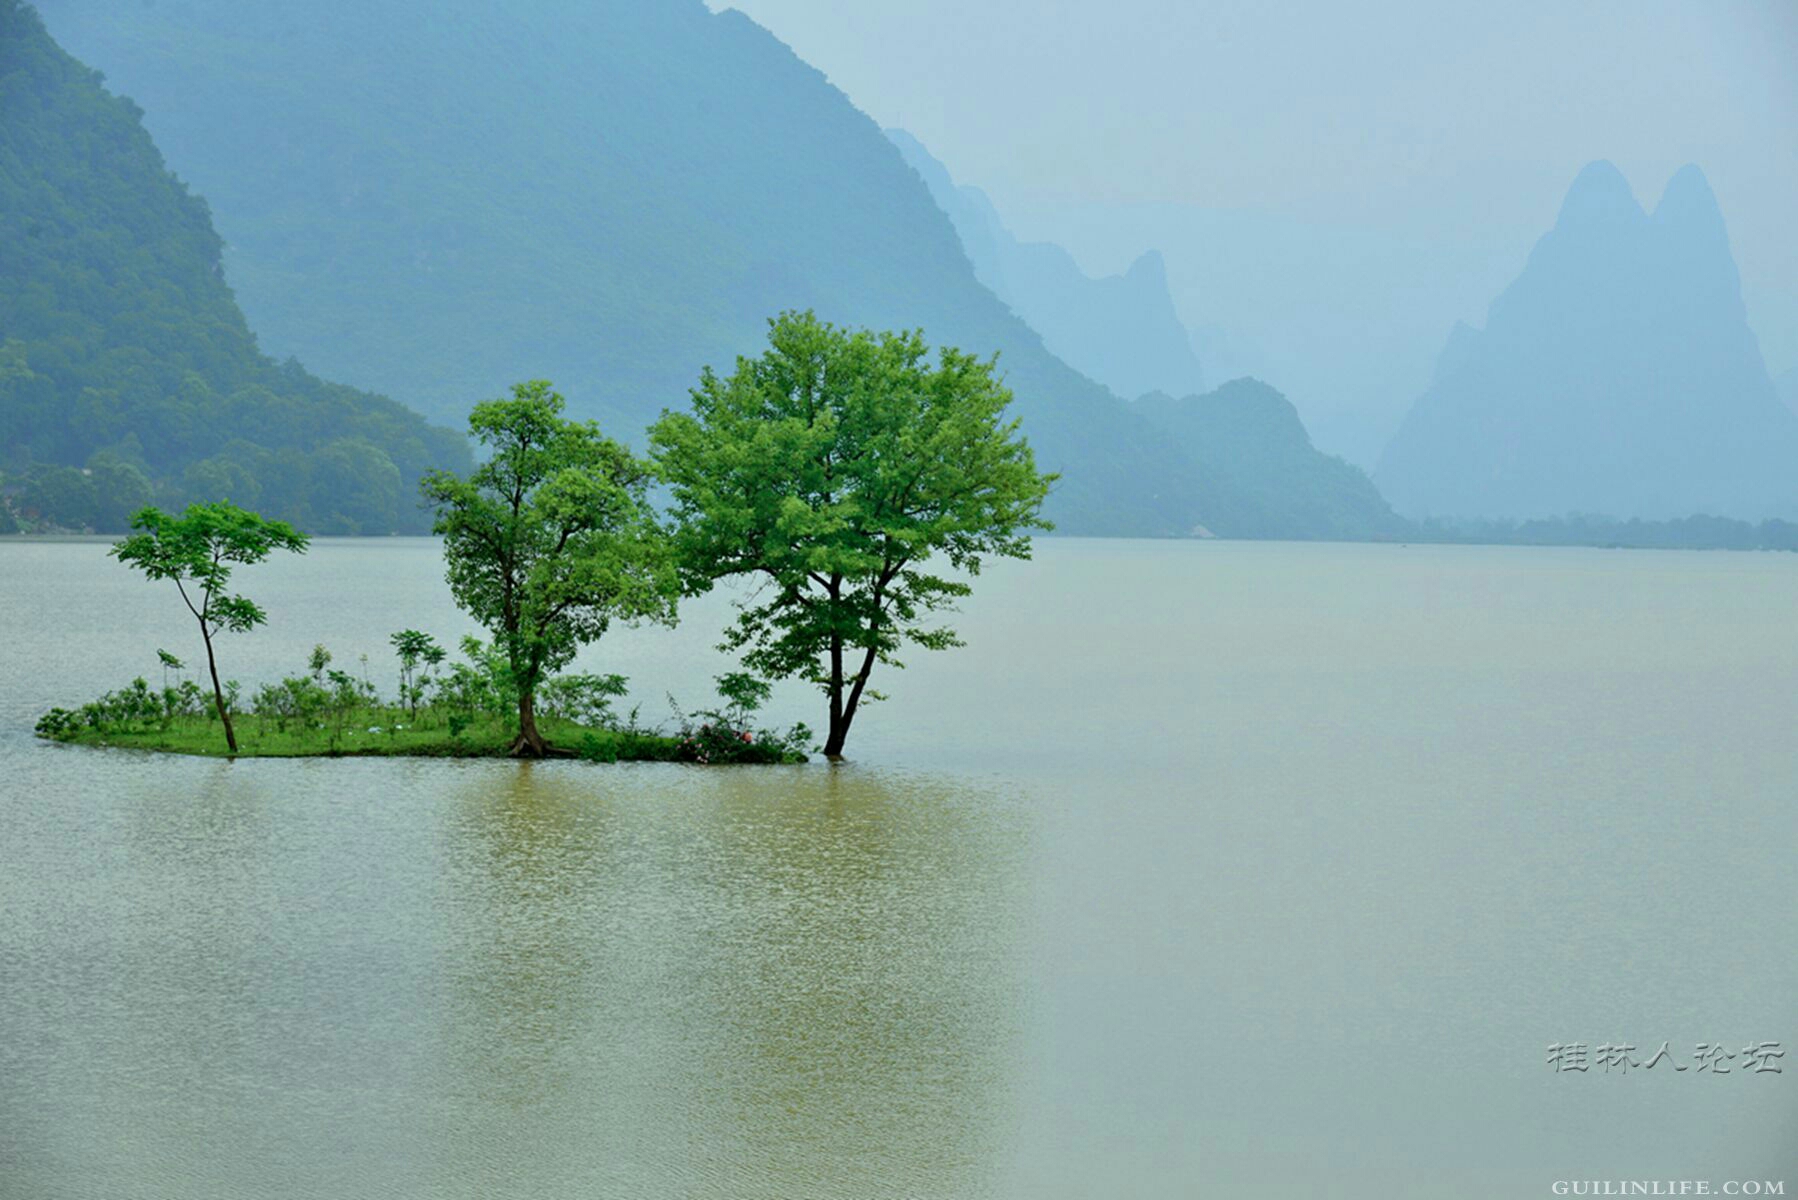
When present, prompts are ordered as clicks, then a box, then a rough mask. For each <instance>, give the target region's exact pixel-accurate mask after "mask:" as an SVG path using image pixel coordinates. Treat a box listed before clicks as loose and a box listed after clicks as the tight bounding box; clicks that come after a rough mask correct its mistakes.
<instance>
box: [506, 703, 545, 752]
mask: <svg viewBox="0 0 1798 1200" xmlns="http://www.w3.org/2000/svg"><path fill="white" fill-rule="evenodd" d="M548 749H549V747H548V746H547V745H546V744H545V743H544V741H543V735H542V734H540V733H538V732H537V696H536V694H535V693H534V692H526V691H521V692H519V693H518V736H517V737H516V738H515V739H513V741H512V751H511V753H512V757H513V758H542V757H543V756H544V754H545V753H546V752H547V751H548Z"/></svg>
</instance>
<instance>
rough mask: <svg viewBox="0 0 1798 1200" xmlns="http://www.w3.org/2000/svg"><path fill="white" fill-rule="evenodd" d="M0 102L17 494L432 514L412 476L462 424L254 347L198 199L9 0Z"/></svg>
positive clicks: (56, 509) (34, 498) (363, 528)
mask: <svg viewBox="0 0 1798 1200" xmlns="http://www.w3.org/2000/svg"><path fill="white" fill-rule="evenodd" d="M0 114H3V119H0V469H4V470H5V471H6V478H7V492H8V493H9V495H8V507H10V508H11V509H13V510H15V512H17V513H19V514H22V515H24V516H26V517H27V518H31V517H34V516H35V517H37V518H40V519H42V520H45V521H48V522H50V523H54V524H60V525H62V526H65V527H82V526H87V527H92V528H96V529H102V530H116V529H118V528H121V527H122V525H123V523H124V522H125V521H126V520H127V519H128V514H129V512H130V511H131V509H132V508H133V507H134V506H135V505H137V504H142V503H146V502H149V501H151V500H152V499H154V500H157V501H159V502H163V503H169V504H177V503H181V502H183V501H185V500H186V499H188V498H208V499H210V498H216V497H219V496H225V495H229V496H231V497H232V498H234V499H236V500H238V501H239V502H240V503H244V504H251V505H256V506H258V507H261V508H263V509H265V510H267V511H269V512H271V513H274V514H278V515H281V516H285V517H289V518H292V519H293V520H296V521H298V522H300V523H302V524H303V525H305V526H306V527H308V528H310V529H312V530H314V531H317V532H323V533H331V532H344V533H357V532H360V533H381V532H388V531H392V530H396V529H397V530H408V529H409V530H416V529H420V528H422V527H423V526H424V519H423V517H422V516H421V514H420V513H419V511H418V505H417V502H416V500H415V495H416V484H415V481H416V479H417V477H418V475H419V474H420V472H421V471H422V470H423V469H425V468H426V467H427V466H431V465H442V466H456V465H458V464H461V463H465V462H467V461H468V451H467V447H466V444H465V443H464V442H463V440H462V438H461V437H460V436H459V435H457V434H454V433H451V432H449V431H447V430H440V429H434V428H432V427H430V426H428V425H427V424H426V423H425V422H424V421H423V420H422V419H421V418H420V417H418V416H417V415H416V414H415V413H412V412H410V411H408V410H407V409H405V408H403V407H402V406H400V405H399V404H396V403H394V402H392V401H389V400H383V399H380V398H378V397H375V396H370V395H367V394H366V393H363V392H359V391H356V390H354V389H351V388H347V387H340V386H335V385H332V384H328V383H324V382H322V381H320V380H318V379H316V378H314V377H313V376H311V375H309V374H307V373H306V371H304V370H303V369H301V368H300V367H299V366H298V365H297V364H294V363H291V362H290V363H288V364H286V365H279V364H277V363H275V362H273V361H272V360H270V359H269V358H267V357H265V356H264V355H263V354H261V352H260V351H259V350H258V349H257V345H256V340H255V338H254V337H253V336H252V335H251V333H250V331H249V328H248V327H247V326H246V324H245V322H244V318H243V315H242V313H240V312H239V311H238V308H237V305H236V302H235V301H234V300H233V298H232V294H231V290H230V289H229V288H228V287H227V286H226V285H225V281H224V274H223V270H222V268H221V265H220V252H221V248H222V247H221V243H220V240H219V238H218V235H217V234H216V233H215V232H214V231H213V228H212V224H211V221H210V218H209V215H208V211H207V207H206V204H205V202H203V201H202V200H200V199H199V198H198V197H196V196H194V195H192V194H191V193H189V192H188V191H187V189H186V188H185V187H184V186H183V185H182V184H181V182H180V181H179V180H178V179H176V178H175V177H174V176H173V175H172V174H170V173H169V171H168V169H167V168H166V167H165V166H164V163H163V160H162V158H161V156H160V155H159V154H158V153H157V150H156V147H155V146H154V145H153V144H152V142H151V140H150V137H149V135H148V134H147V133H146V132H145V131H144V128H143V126H142V124H141V122H140V117H141V115H142V114H141V112H140V111H139V110H138V108H137V107H136V106H135V105H134V104H132V103H131V102H130V101H129V100H125V99H121V98H119V97H117V96H114V95H111V94H109V93H108V92H107V91H106V90H105V89H104V88H103V87H102V86H101V78H100V76H99V75H98V74H97V73H96V72H93V71H91V70H89V69H88V68H86V67H84V66H83V65H82V64H80V63H79V62H77V61H75V60H74V59H73V58H71V57H70V56H69V55H67V54H66V53H64V52H63V51H62V50H61V49H60V48H59V47H58V46H57V45H56V44H55V43H54V42H52V41H51V40H50V38H49V36H48V35H47V34H46V33H45V31H44V28H43V25H42V23H41V22H40V21H39V20H38V18H37V15H36V14H35V13H34V12H33V11H32V10H31V9H30V8H27V7H25V6H23V5H21V4H20V3H18V2H17V0H0ZM9 517H10V514H9ZM7 523H8V524H10V523H11V522H10V519H9V520H8V522H7Z"/></svg>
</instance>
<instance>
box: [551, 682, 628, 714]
mask: <svg viewBox="0 0 1798 1200" xmlns="http://www.w3.org/2000/svg"><path fill="white" fill-rule="evenodd" d="M628 690H629V681H628V680H627V679H625V677H624V676H622V675H555V676H552V677H551V678H549V679H547V680H545V681H544V683H543V684H542V686H541V687H540V688H539V689H538V698H539V701H540V703H541V706H542V709H543V712H544V713H545V715H547V716H552V717H561V718H563V719H564V720H569V721H575V722H577V723H579V724H582V725H599V726H606V727H610V726H611V725H613V724H614V723H615V722H616V720H617V717H616V714H614V713H613V712H612V701H614V700H616V699H618V698H619V697H620V696H623V695H624V694H625V693H626V692H627V691H628Z"/></svg>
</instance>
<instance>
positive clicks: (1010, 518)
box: [650, 312, 1055, 754]
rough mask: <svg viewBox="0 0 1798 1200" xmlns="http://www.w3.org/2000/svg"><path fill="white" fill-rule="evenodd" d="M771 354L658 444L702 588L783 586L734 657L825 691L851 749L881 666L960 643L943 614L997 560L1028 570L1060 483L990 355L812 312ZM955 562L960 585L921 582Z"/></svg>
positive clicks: (709, 378)
mask: <svg viewBox="0 0 1798 1200" xmlns="http://www.w3.org/2000/svg"><path fill="white" fill-rule="evenodd" d="M769 343H770V347H769V349H768V350H767V351H766V352H765V353H764V354H763V355H762V356H761V357H760V358H756V359H739V360H738V361H737V368H736V371H735V372H734V373H733V374H732V375H731V376H730V377H729V378H728V379H724V378H720V377H719V376H718V375H716V374H715V373H714V372H712V371H711V370H710V369H709V368H708V369H707V370H706V372H705V373H704V375H703V376H702V377H701V379H700V384H699V386H698V387H697V388H695V389H694V391H693V408H692V411H691V412H690V413H667V414H665V415H664V416H663V417H662V419H661V420H660V421H659V422H657V423H656V425H655V426H654V427H653V428H652V429H651V431H650V439H651V444H652V445H653V446H654V452H655V461H656V464H657V467H658V469H659V471H660V473H661V476H662V478H663V479H664V480H665V481H666V482H667V483H668V485H669V487H670V489H671V491H672V493H673V496H674V511H675V515H676V518H677V526H676V532H675V542H676V547H677V550H678V554H679V558H680V563H681V569H682V572H683V578H684V581H685V584H686V586H687V587H688V588H689V589H690V590H692V591H703V590H704V589H706V588H708V587H710V586H711V585H712V583H713V582H714V581H715V580H717V579H719V578H722V577H725V576H730V575H759V576H763V577H765V578H766V581H767V585H768V586H767V587H765V588H764V589H763V590H762V591H761V592H759V593H757V595H756V596H755V597H753V598H752V599H750V600H746V601H744V602H742V603H741V604H740V605H739V610H740V611H739V617H738V620H737V622H736V624H735V626H734V627H732V629H731V630H730V631H729V632H728V633H727V635H726V638H725V643H724V645H725V648H726V649H729V650H740V651H743V652H744V653H743V660H744V662H745V664H746V665H747V666H749V667H750V669H751V670H753V671H755V672H757V673H759V674H762V675H766V676H770V677H776V678H779V677H788V676H798V677H800V678H804V679H807V680H810V681H812V682H814V683H816V684H817V685H819V686H820V687H821V688H822V689H823V690H824V692H825V694H826V695H827V696H828V697H829V700H830V708H831V729H830V737H829V740H828V741H827V743H826V747H825V750H826V753H829V754H837V753H840V751H841V746H842V741H843V738H844V737H845V736H846V734H847V731H848V726H849V723H850V722H851V721H852V720H853V719H854V716H855V713H856V710H857V707H858V706H859V704H860V703H861V702H862V700H863V697H864V692H865V688H866V684H867V681H868V677H869V674H870V673H871V672H872V670H873V667H874V664H875V663H876V662H885V663H891V664H894V665H899V664H898V659H897V657H896V655H897V652H898V651H899V649H900V647H901V646H902V645H903V644H905V643H907V642H909V643H911V644H914V645H918V646H921V647H923V648H925V649H929V650H939V649H944V648H947V647H950V646H954V645H958V644H959V642H958V640H957V638H956V635H955V633H954V631H953V630H951V629H949V628H948V627H946V626H942V625H935V624H931V623H930V620H931V618H932V616H933V615H934V614H935V613H937V612H938V611H940V610H942V609H944V608H946V607H949V606H951V605H952V604H953V603H954V602H955V601H956V600H958V599H960V598H961V597H963V596H966V595H968V594H969V590H970V589H969V584H968V583H967V582H966V578H965V577H967V576H972V575H977V574H978V573H979V572H980V568H981V565H982V563H983V562H984V561H985V560H986V559H987V558H989V557H992V556H1001V557H1011V558H1027V557H1029V553H1030V536H1029V535H1030V531H1031V530H1036V529H1046V528H1048V523H1047V522H1045V521H1044V520H1043V519H1042V518H1041V516H1040V515H1039V514H1040V510H1041V507H1042V504H1043V501H1044V499H1045V498H1046V497H1047V495H1048V493H1049V488H1050V485H1051V483H1052V482H1053V481H1054V478H1055V477H1054V476H1045V475H1042V474H1040V473H1039V472H1038V471H1037V469H1036V464H1035V460H1034V458H1033V457H1032V455H1031V452H1030V448H1029V446H1028V445H1027V444H1026V443H1025V441H1024V440H1023V439H1022V438H1021V437H1019V436H1018V434H1017V423H1016V422H1015V421H1009V422H1008V421H1007V420H1006V419H1005V415H1004V414H1005V408H1006V404H1007V402H1008V401H1009V400H1010V393H1009V392H1007V391H1006V389H1005V388H1004V387H1003V386H1002V385H1001V384H1000V383H999V381H998V380H997V378H995V376H994V373H993V363H992V362H991V361H990V360H983V359H979V358H976V357H974V356H973V355H969V354H964V353H962V352H961V351H958V350H953V349H943V350H942V351H940V353H939V354H938V355H937V358H936V360H935V362H934V364H933V363H932V361H931V360H930V358H929V351H928V348H927V347H926V346H925V344H924V339H923V335H922V334H920V333H881V334H875V333H871V332H868V331H865V330H860V331H849V330H843V329H839V328H837V327H835V326H833V325H830V324H827V323H824V322H821V321H819V320H818V319H817V318H816V317H815V316H813V315H812V314H811V313H790V312H789V313H783V314H782V315H781V316H779V317H777V318H776V319H774V320H773V321H771V322H770V323H769ZM939 557H940V558H941V559H944V560H947V563H948V565H949V566H950V567H951V568H953V569H954V570H955V571H956V572H957V573H958V574H959V575H960V576H962V577H961V578H950V577H948V576H944V575H938V574H932V573H930V572H927V571H926V570H924V569H923V568H924V567H925V565H926V564H928V563H930V562H931V561H932V560H933V559H937V558H939ZM846 659H852V660H858V661H849V662H846Z"/></svg>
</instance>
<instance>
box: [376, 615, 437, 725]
mask: <svg viewBox="0 0 1798 1200" xmlns="http://www.w3.org/2000/svg"><path fill="white" fill-rule="evenodd" d="M388 640H389V641H391V642H392V643H393V649H394V652H395V653H397V654H398V655H399V656H400V703H402V704H404V705H405V706H406V707H407V709H408V710H409V711H410V712H411V714H412V718H413V719H414V720H417V719H418V702H419V700H420V699H422V698H423V697H424V692H425V682H426V680H427V678H428V677H429V675H430V673H431V670H432V669H433V668H435V667H437V666H438V665H440V664H441V663H442V662H443V659H444V653H443V647H442V646H439V645H438V644H437V641H436V639H435V638H433V637H432V636H431V635H430V634H428V633H420V632H419V631H418V630H416V629H402V630H400V631H399V632H398V633H396V634H394V635H393V636H392V637H391V638H389V639H388ZM421 668H422V670H421Z"/></svg>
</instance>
